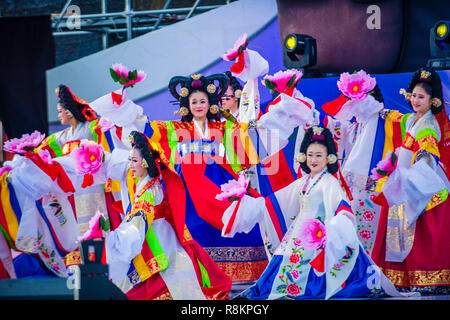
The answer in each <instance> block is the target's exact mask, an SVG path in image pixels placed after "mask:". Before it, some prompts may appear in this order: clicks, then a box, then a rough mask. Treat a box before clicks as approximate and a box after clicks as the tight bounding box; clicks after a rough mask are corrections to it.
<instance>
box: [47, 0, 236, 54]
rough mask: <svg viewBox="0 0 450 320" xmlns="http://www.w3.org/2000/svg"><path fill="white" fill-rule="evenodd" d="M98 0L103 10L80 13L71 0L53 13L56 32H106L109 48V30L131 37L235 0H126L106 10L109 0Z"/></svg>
mask: <svg viewBox="0 0 450 320" xmlns="http://www.w3.org/2000/svg"><path fill="white" fill-rule="evenodd" d="M99 1H101V12H100V13H97V14H81V12H80V10H79V7H78V6H76V5H72V0H68V1H67V2H66V4H65V5H64V7H63V8H62V10H61V12H60V13H59V14H58V15H54V16H53V17H52V30H53V35H54V36H68V35H85V34H92V33H101V34H102V35H103V48H107V47H108V35H109V34H126V39H127V40H130V39H132V38H133V36H135V35H136V34H142V33H146V32H150V31H154V30H158V29H160V28H163V27H164V26H167V25H170V24H173V23H175V22H178V21H182V20H185V19H189V18H191V17H193V16H195V15H197V14H200V13H203V12H206V11H209V10H212V9H216V8H218V7H221V6H223V5H227V4H229V3H230V2H232V1H230V0H224V1H223V3H222V4H217V5H209V6H201V5H200V2H201V0H196V1H195V2H194V4H193V5H192V6H191V7H186V8H170V5H171V4H172V0H167V1H166V3H165V4H164V6H163V8H161V9H157V10H141V11H134V10H133V6H132V1H131V0H124V2H125V6H124V11H122V12H107V11H108V10H107V9H108V1H107V0H99ZM77 8H78V10H77Z"/></svg>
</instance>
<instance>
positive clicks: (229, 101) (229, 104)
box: [222, 86, 239, 113]
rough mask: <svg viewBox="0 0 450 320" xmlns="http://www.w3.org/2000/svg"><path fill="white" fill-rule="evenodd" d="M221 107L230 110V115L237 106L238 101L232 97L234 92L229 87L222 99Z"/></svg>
mask: <svg viewBox="0 0 450 320" xmlns="http://www.w3.org/2000/svg"><path fill="white" fill-rule="evenodd" d="M222 107H223V108H224V109H228V110H230V112H231V113H233V112H234V111H236V109H237V108H238V107H239V106H238V99H237V98H236V97H235V96H234V91H233V88H232V87H231V86H229V87H228V89H227V91H225V94H224V95H223V97H222Z"/></svg>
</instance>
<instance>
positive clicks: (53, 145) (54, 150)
mask: <svg viewBox="0 0 450 320" xmlns="http://www.w3.org/2000/svg"><path fill="white" fill-rule="evenodd" d="M60 134H61V132H56V133H53V134H51V135H49V136H48V137H47V138H45V139H44V140H43V141H42V142H41V144H40V145H39V147H37V148H36V151H39V150H47V151H48V152H50V155H51V156H52V158H56V157H60V156H62V154H63V151H62V148H61V147H60V146H59V144H58V143H57V142H56V138H57V136H58V135H60Z"/></svg>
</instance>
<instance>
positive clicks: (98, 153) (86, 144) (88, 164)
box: [72, 139, 103, 174]
mask: <svg viewBox="0 0 450 320" xmlns="http://www.w3.org/2000/svg"><path fill="white" fill-rule="evenodd" d="M72 156H73V159H74V160H75V169H76V172H77V174H94V173H97V172H98V170H100V166H101V164H102V161H103V147H102V146H101V145H99V144H97V143H95V142H94V141H91V140H87V139H83V140H81V143H80V146H79V147H77V148H75V149H74V150H73V152H72Z"/></svg>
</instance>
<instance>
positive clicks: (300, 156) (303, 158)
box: [294, 152, 306, 162]
mask: <svg viewBox="0 0 450 320" xmlns="http://www.w3.org/2000/svg"><path fill="white" fill-rule="evenodd" d="M294 160H295V162H305V161H306V154H304V153H303V152H300V153H299V154H298V155H297V156H296V157H295V159H294Z"/></svg>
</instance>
